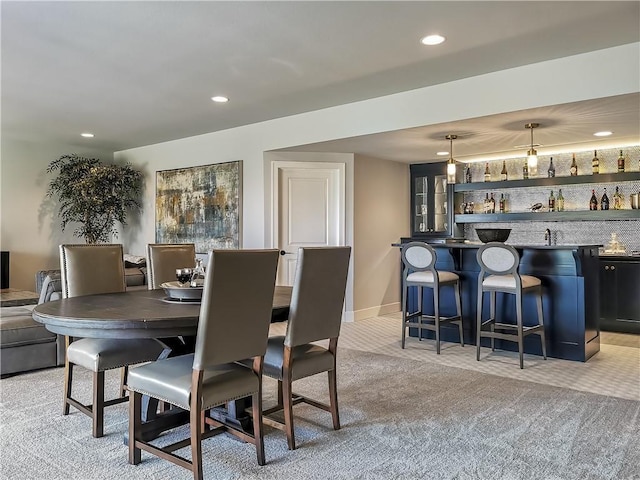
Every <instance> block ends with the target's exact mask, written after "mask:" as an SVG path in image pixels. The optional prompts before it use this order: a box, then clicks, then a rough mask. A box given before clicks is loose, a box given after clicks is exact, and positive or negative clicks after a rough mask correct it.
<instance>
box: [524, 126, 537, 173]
mask: <svg viewBox="0 0 640 480" xmlns="http://www.w3.org/2000/svg"><path fill="white" fill-rule="evenodd" d="M539 126H540V124H539V123H527V124H526V125H525V128H528V129H530V130H531V148H530V149H529V151H528V152H527V165H528V167H529V175H531V176H532V177H535V176H536V175H538V152H536V149H535V148H533V129H534V128H537V127H539Z"/></svg>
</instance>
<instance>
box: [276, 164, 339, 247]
mask: <svg viewBox="0 0 640 480" xmlns="http://www.w3.org/2000/svg"><path fill="white" fill-rule="evenodd" d="M283 168H298V169H309V170H320V169H322V170H336V171H337V172H338V191H339V198H338V245H345V238H346V235H345V229H346V203H345V172H346V168H345V164H344V163H335V162H291V161H280V160H274V161H272V162H271V248H279V247H280V242H279V235H280V209H279V206H280V204H279V200H280V199H279V194H280V176H279V172H280V170H281V169H283Z"/></svg>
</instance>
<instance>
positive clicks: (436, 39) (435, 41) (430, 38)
mask: <svg viewBox="0 0 640 480" xmlns="http://www.w3.org/2000/svg"><path fill="white" fill-rule="evenodd" d="M444 40H445V38H444V37H443V36H442V35H427V36H426V37H423V38H422V39H421V40H420V42H421V43H423V44H424V45H440V44H441V43H442V42H444Z"/></svg>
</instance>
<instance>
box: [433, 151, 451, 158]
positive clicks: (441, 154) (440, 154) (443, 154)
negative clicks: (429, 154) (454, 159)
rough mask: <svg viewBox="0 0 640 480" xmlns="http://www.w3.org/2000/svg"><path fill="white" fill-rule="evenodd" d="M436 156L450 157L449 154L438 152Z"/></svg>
mask: <svg viewBox="0 0 640 480" xmlns="http://www.w3.org/2000/svg"><path fill="white" fill-rule="evenodd" d="M436 155H438V156H440V157H443V156H445V155H449V152H436Z"/></svg>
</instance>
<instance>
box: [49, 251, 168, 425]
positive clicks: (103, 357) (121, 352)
mask: <svg viewBox="0 0 640 480" xmlns="http://www.w3.org/2000/svg"><path fill="white" fill-rule="evenodd" d="M60 270H61V272H60V273H61V282H62V297H63V298H70V297H78V296H83V295H93V294H100V293H115V292H124V291H125V278H124V261H123V254H122V245H119V244H97V245H93V244H92V245H85V244H82V245H70V244H65V245H60ZM65 348H66V358H65V373H64V402H63V409H62V414H63V415H68V414H69V407H70V406H73V407H75V408H77V409H78V410H79V411H80V412H82V413H84V414H85V415H88V416H89V417H91V418H92V422H93V426H92V433H93V436H94V437H102V436H103V434H104V408H105V407H108V406H110V405H115V404H118V403H122V402H126V401H127V400H128V397H127V396H125V394H126V389H125V384H126V377H127V367H128V365H132V364H136V363H142V362H147V361H149V360H154V359H156V358H158V356H160V354H161V353H162V352H163V351H164V346H163V345H162V344H161V343H160V342H158V341H157V340H154V339H146V338H142V339H120V338H113V339H106V338H81V339H75V340H74V338H72V337H69V336H67V337H65ZM74 365H78V366H81V367H83V368H86V369H87V370H89V371H91V372H93V385H92V397H93V403H92V404H91V405H84V404H82V403H81V402H80V401H78V400H77V399H75V398H73V397H72V384H73V367H74ZM120 367H123V370H122V373H121V385H120V392H119V396H118V397H117V398H114V399H112V400H107V401H105V399H104V394H105V392H104V383H105V382H104V380H105V379H104V376H105V371H106V370H112V369H115V368H120Z"/></svg>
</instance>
